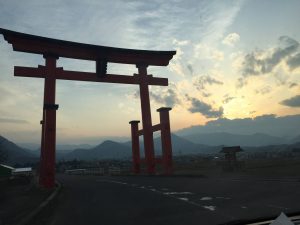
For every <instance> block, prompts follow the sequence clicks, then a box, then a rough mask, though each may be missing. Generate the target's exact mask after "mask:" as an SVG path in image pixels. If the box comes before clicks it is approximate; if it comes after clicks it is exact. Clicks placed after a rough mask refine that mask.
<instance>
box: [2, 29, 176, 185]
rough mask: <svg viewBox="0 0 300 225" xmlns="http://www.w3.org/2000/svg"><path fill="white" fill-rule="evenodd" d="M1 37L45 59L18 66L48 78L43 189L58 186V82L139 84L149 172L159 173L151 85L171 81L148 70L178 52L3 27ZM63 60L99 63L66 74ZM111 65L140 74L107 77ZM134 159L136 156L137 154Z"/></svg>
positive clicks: (28, 73)
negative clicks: (125, 66)
mask: <svg viewBox="0 0 300 225" xmlns="http://www.w3.org/2000/svg"><path fill="white" fill-rule="evenodd" d="M0 34H2V35H3V36H4V39H5V40H6V41H7V42H8V43H10V44H12V46H13V50H14V51H20V52H27V53H33V54H41V55H43V57H44V58H45V66H41V65H39V66H38V67H37V68H34V67H20V66H15V67H14V75H15V76H23V77H37V78H44V81H45V82H44V106H43V120H42V121H41V124H42V137H41V158H40V177H39V183H40V185H41V186H42V187H45V188H53V187H54V185H55V147H56V110H57V109H58V105H57V104H55V87H56V79H62V80H76V81H91V82H106V83H121V84H137V85H139V87H140V99H141V109H142V122H143V131H142V132H143V136H144V148H145V156H146V163H147V172H148V173H149V174H154V173H155V156H154V144H153V126H152V119H151V109H150V98H149V88H148V85H160V86H168V79H167V78H156V77H153V76H152V75H148V74H147V67H148V66H151V65H152V66H167V65H168V64H169V61H170V60H171V59H172V57H173V55H175V54H176V51H148V50H135V49H124V48H113V47H105V46H97V45H90V44H82V43H76V42H70V41H63V40H57V39H51V38H45V37H40V36H35V35H29V34H24V33H19V32H15V31H11V30H6V29H2V28H0ZM59 57H65V58H73V59H81V60H91V61H95V62H96V72H95V73H91V72H79V71H66V70H64V69H63V68H62V67H57V66H56V62H57V60H58V58H59ZM108 62H111V63H123V64H134V65H136V67H137V68H138V74H134V75H133V76H126V75H116V74H107V73H106V70H107V63H108ZM162 136H163V135H162ZM168 136H170V135H164V137H167V138H168ZM162 138H163V137H162ZM167 142H169V143H171V139H170V138H169V140H168V141H167ZM167 145H168V144H167ZM133 148H134V143H133ZM170 151H171V150H170ZM170 151H169V152H170ZM133 158H136V156H134V155H133Z"/></svg>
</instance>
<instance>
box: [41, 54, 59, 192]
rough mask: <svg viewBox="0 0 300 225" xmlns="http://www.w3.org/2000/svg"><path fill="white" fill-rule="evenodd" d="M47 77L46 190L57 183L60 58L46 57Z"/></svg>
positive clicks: (43, 176)
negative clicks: (56, 75) (57, 82)
mask: <svg viewBox="0 0 300 225" xmlns="http://www.w3.org/2000/svg"><path fill="white" fill-rule="evenodd" d="M44 58H45V61H46V63H45V70H46V74H47V76H46V77H45V79H44V81H45V83H44V106H43V120H42V143H41V159H40V160H41V163H40V177H39V184H40V185H41V186H42V187H44V188H52V187H54V182H55V147H56V110H57V109H58V105H56V104H55V86H56V79H55V69H56V60H57V59H58V57H56V56H53V55H44Z"/></svg>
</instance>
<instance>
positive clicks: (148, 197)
mask: <svg viewBox="0 0 300 225" xmlns="http://www.w3.org/2000/svg"><path fill="white" fill-rule="evenodd" d="M58 180H59V181H60V182H61V183H63V190H62V192H61V193H60V195H59V196H58V199H57V201H56V203H55V207H53V209H52V212H51V213H50V212H49V213H48V214H47V215H43V216H44V218H43V220H44V221H43V224H46V222H47V224H49V225H50V224H51V225H68V224H70V225H81V224H82V225H94V224H95V225H96V224H97V225H121V224H122V225H127V224H128V225H129V224H130V225H131V224H137V225H142V224H143V225H144V224H158V225H159V224H165V225H177V224H178V225H179V224H180V225H183V224H184V225H189V224H225V223H228V222H230V221H238V220H247V219H254V218H259V217H268V216H275V215H279V214H280V212H285V213H290V212H296V211H298V212H299V211H300V203H299V202H300V182H299V179H298V180H297V179H284V180H276V179H275V180H264V179H246V178H245V179H209V178H195V177H153V176H150V177H147V176H144V177H143V176H141V177H134V176H128V177H121V176H113V177H109V176H108V177H101V176H76V175H60V176H58ZM39 222H41V221H39Z"/></svg>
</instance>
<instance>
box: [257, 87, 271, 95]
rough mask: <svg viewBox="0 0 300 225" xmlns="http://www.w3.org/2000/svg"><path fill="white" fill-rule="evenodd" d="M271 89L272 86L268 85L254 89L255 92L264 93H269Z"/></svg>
mask: <svg viewBox="0 0 300 225" xmlns="http://www.w3.org/2000/svg"><path fill="white" fill-rule="evenodd" d="M271 91H272V88H271V87H270V86H265V87H263V88H259V89H256V90H255V93H256V94H261V95H265V94H268V93H270V92H271Z"/></svg>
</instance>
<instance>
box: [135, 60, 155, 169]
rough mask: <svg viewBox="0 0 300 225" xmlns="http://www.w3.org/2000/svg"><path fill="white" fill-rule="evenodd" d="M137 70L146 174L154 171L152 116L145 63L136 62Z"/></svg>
mask: <svg viewBox="0 0 300 225" xmlns="http://www.w3.org/2000/svg"><path fill="white" fill-rule="evenodd" d="M136 67H137V68H138V71H139V78H140V84H139V86H140V99H141V109H142V122H143V130H144V148H145V159H146V162H147V172H148V174H154V173H155V155H154V143H153V132H152V118H151V109H150V98H149V86H148V82H147V65H144V64H138V65H137V66H136Z"/></svg>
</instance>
